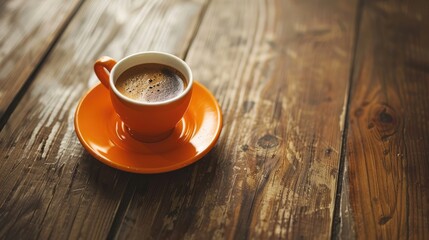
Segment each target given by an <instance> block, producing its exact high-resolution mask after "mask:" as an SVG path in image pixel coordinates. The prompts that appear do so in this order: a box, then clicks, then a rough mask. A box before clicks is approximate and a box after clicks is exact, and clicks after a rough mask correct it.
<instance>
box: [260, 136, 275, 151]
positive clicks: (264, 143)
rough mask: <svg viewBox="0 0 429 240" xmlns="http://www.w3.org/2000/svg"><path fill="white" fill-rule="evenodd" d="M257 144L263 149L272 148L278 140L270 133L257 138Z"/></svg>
mask: <svg viewBox="0 0 429 240" xmlns="http://www.w3.org/2000/svg"><path fill="white" fill-rule="evenodd" d="M258 145H259V146H260V147H261V148H264V149H267V148H273V147H276V146H278V145H279V140H278V139H277V137H275V136H273V135H271V134H265V135H264V136H263V137H261V138H259V139H258Z"/></svg>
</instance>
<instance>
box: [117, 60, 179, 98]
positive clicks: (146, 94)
mask: <svg viewBox="0 0 429 240" xmlns="http://www.w3.org/2000/svg"><path fill="white" fill-rule="evenodd" d="M115 86H116V88H117V89H118V91H119V92H120V93H122V94H123V95H125V96H127V97H129V98H132V99H134V100H137V101H141V102H162V101H166V100H168V99H171V98H174V97H176V96H178V95H180V94H181V93H182V92H183V91H184V90H185V88H186V86H187V81H186V79H185V77H184V76H183V74H182V73H180V72H179V71H177V70H176V69H174V68H171V67H169V66H166V65H163V64H158V63H145V64H140V65H137V66H134V67H131V68H129V69H127V70H126V71H125V72H123V73H122V74H121V75H120V76H119V78H118V79H117V80H116V83H115Z"/></svg>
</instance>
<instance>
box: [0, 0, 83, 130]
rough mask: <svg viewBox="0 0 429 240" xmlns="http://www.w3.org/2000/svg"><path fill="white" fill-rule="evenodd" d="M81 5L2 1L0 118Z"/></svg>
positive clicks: (49, 0)
mask: <svg viewBox="0 0 429 240" xmlns="http://www.w3.org/2000/svg"><path fill="white" fill-rule="evenodd" d="M80 2H81V0H73V1H64V0H63V1H57V0H43V1H26V0H6V1H2V2H0V29H1V31H0V66H1V67H0V119H1V118H2V117H3V115H4V114H5V112H6V110H7V108H8V107H9V105H10V104H11V102H12V100H13V99H14V97H15V96H16V94H17V93H18V91H19V90H20V89H21V88H22V86H23V85H24V84H25V82H26V81H27V79H28V77H29V76H30V74H31V73H32V72H33V71H34V69H35V68H36V67H37V65H38V64H39V63H40V62H41V60H42V58H43V56H44V55H45V54H46V53H47V52H48V50H49V48H50V47H51V46H52V44H53V42H54V41H55V39H56V38H57V37H58V36H59V34H60V33H61V31H62V29H63V28H64V27H65V26H66V25H67V24H68V22H69V18H70V17H71V16H72V15H73V13H74V12H75V11H76V9H77V8H78V7H79V5H80ZM0 127H1V126H0Z"/></svg>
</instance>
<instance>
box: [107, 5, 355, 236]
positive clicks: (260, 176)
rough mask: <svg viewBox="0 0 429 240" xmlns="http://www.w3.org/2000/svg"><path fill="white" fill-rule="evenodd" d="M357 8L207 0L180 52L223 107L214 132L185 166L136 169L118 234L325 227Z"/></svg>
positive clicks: (318, 230)
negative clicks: (203, 152)
mask: <svg viewBox="0 0 429 240" xmlns="http://www.w3.org/2000/svg"><path fill="white" fill-rule="evenodd" d="M226 6H227V7H226ZM355 13H356V1H348V2H345V1H332V0H331V1H319V0H311V1H223V0H212V1H211V2H210V4H209V6H208V8H207V12H206V14H205V16H204V19H203V21H202V23H201V26H200V29H199V31H198V34H197V35H196V38H195V40H194V42H193V43H192V46H191V48H190V51H189V53H188V55H187V58H186V60H187V61H188V63H189V64H190V65H191V68H192V69H193V71H194V75H195V78H196V79H198V80H199V81H200V82H202V83H203V84H205V85H206V86H208V88H209V89H210V90H211V91H212V92H213V93H214V95H215V96H216V97H217V99H218V100H219V102H220V105H221V106H222V110H223V113H224V123H225V124H224V128H223V133H222V135H221V137H220V140H219V143H218V145H217V146H216V147H215V148H214V149H213V150H212V151H211V152H210V153H209V154H208V155H207V156H206V157H204V158H203V159H202V160H201V161H200V162H198V163H196V164H194V165H192V166H190V167H188V168H185V169H182V170H179V171H176V172H173V173H168V174H162V175H156V176H139V175H134V176H133V177H132V178H131V181H130V182H129V184H128V186H129V189H130V191H129V192H127V196H126V197H125V198H128V199H130V201H129V203H128V202H125V201H124V202H123V203H124V204H123V205H122V206H121V209H123V211H124V214H123V215H120V216H119V218H118V221H117V225H116V226H115V228H117V229H118V230H117V234H116V235H115V236H116V237H121V238H125V239H137V238H144V239H182V238H184V239H247V238H249V239H270V238H272V239H294V238H304V239H327V238H329V237H330V232H331V224H332V218H333V210H334V202H335V191H336V181H337V172H338V164H339V151H340V147H341V136H342V135H341V131H342V129H343V123H344V113H345V99H346V97H347V83H348V80H349V70H350V64H351V51H352V42H353V38H354V36H353V35H354V24H355V23H354V20H355ZM115 231H116V230H115Z"/></svg>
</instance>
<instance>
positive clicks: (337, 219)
mask: <svg viewBox="0 0 429 240" xmlns="http://www.w3.org/2000/svg"><path fill="white" fill-rule="evenodd" d="M363 1H364V0H358V2H357V8H356V19H355V29H354V40H353V53H352V54H353V55H352V61H351V63H350V64H351V65H350V74H349V82H348V86H347V93H346V94H347V95H346V99H345V101H344V113H343V114H344V116H345V117H344V118H343V119H341V120H342V125H343V126H344V127H343V129H342V134H341V149H340V161H339V166H338V175H337V189H336V194H335V203H334V214H333V218H332V227H331V239H339V233H340V226H341V216H340V215H341V195H342V191H343V181H347V179H343V178H344V171H345V161H346V153H347V133H348V129H349V119H350V118H349V110H350V105H351V100H352V99H351V90H352V87H353V76H354V74H355V63H356V53H357V50H358V44H359V33H360V25H361V21H362V12H363V5H364V2H363Z"/></svg>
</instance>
